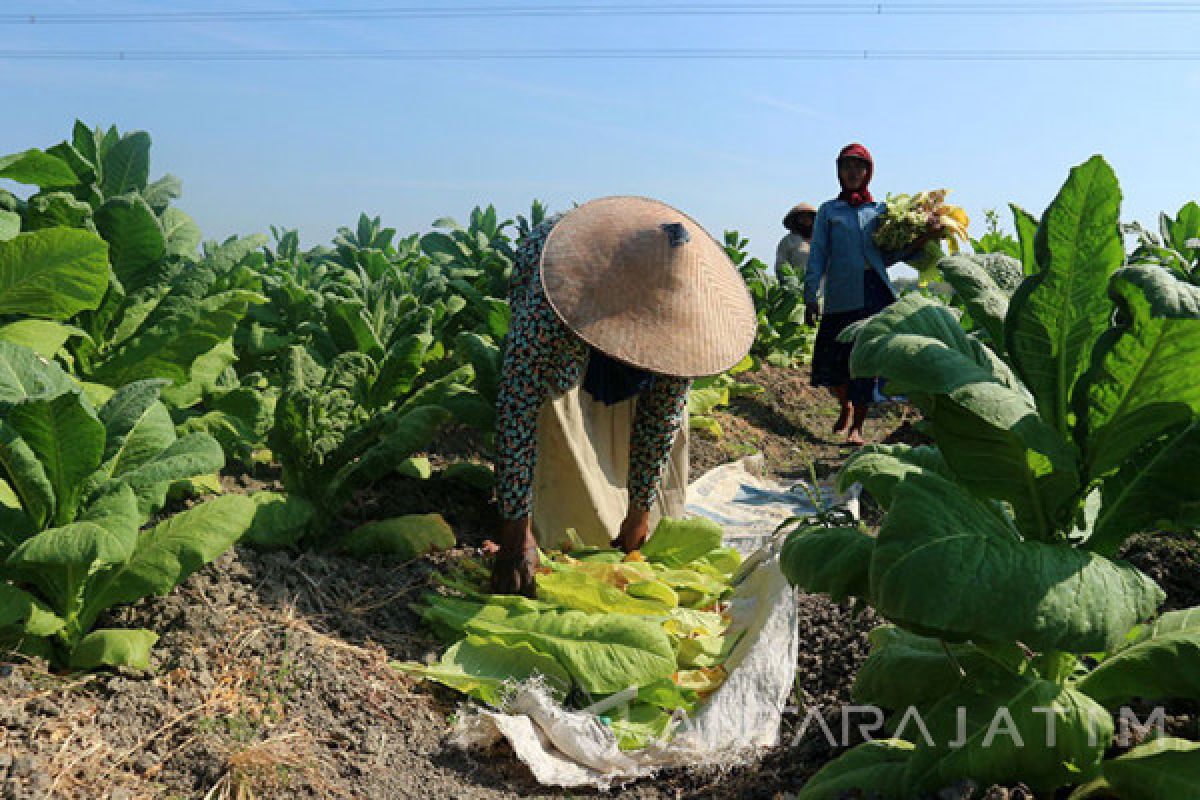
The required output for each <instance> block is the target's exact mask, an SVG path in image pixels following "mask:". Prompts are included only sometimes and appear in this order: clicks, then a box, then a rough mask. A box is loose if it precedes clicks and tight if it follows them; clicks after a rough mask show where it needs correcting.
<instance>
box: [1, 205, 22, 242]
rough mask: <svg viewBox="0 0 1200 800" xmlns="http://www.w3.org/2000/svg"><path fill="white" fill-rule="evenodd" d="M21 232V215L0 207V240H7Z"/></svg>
mask: <svg viewBox="0 0 1200 800" xmlns="http://www.w3.org/2000/svg"><path fill="white" fill-rule="evenodd" d="M20 232H21V215H20V214H18V213H17V212H15V211H6V210H4V209H0V242H7V241H8V240H9V239H12V238H13V237H15V236H16V235H17V234H18V233H20Z"/></svg>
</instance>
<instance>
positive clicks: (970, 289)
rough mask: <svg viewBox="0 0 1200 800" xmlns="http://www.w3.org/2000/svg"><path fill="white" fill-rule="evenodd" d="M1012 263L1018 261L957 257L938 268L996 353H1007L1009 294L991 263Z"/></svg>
mask: <svg viewBox="0 0 1200 800" xmlns="http://www.w3.org/2000/svg"><path fill="white" fill-rule="evenodd" d="M989 260H990V261H1000V262H1004V263H1008V262H1011V263H1012V264H1014V265H1015V266H1016V268H1017V269H1018V270H1019V269H1020V267H1021V265H1020V263H1019V262H1017V261H1016V260H1015V259H1012V258H1009V257H1008V256H1006V255H1002V254H999V253H996V254H987V255H957V256H950V257H948V258H944V259H942V261H941V263H940V264H939V265H938V268H939V269H940V270H941V273H942V277H943V278H944V279H945V280H946V282H947V283H949V284H950V286H951V287H953V289H954V293H955V295H956V296H957V297H958V298H959V299H960V300H961V301H962V303H963V305H965V306H966V307H967V310H968V311H969V312H970V314H971V318H972V319H973V320H975V321H976V322H978V323H979V324H980V326H981V327H982V328H983V329H984V330H985V331H987V335H988V339H989V340H991V342H992V343H993V344H994V346H995V347H996V349H997V350H998V351H1000V352H1003V349H1004V317H1005V315H1006V314H1007V313H1008V298H1009V292H1008V291H1006V290H1005V289H1003V288H1001V287H1000V285H999V284H997V283H996V281H995V279H994V278H993V277H992V273H991V272H990V271H989V270H988V269H987V266H986V265H987V262H988V261H989Z"/></svg>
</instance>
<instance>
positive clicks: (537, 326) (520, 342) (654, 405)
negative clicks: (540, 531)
mask: <svg viewBox="0 0 1200 800" xmlns="http://www.w3.org/2000/svg"><path fill="white" fill-rule="evenodd" d="M561 218H562V217H561V215H558V216H555V217H551V218H549V219H547V220H546V221H545V222H543V223H541V224H540V225H538V226H537V227H536V228H534V229H533V230H532V231H531V232H530V234H529V236H528V237H527V238H526V239H525V240H523V241H522V242H521V244H520V246H519V247H518V249H517V258H516V263H515V264H514V265H513V272H512V279H511V284H510V287H509V304H510V305H511V306H512V325H511V327H510V328H509V333H508V338H507V344H506V346H505V348H504V365H503V368H502V374H501V378H500V393H499V399H498V401H497V409H496V472H497V478H498V485H497V495H498V499H499V503H500V514H501V516H502V517H504V518H505V519H510V520H511V519H521V518H523V517H527V516H529V515H530V514H531V513H532V511H533V499H532V491H533V467H534V463H535V461H536V459H537V421H538V414H539V412H540V411H541V408H542V405H543V404H544V403H545V402H546V400H547V399H548V398H549V397H551V396H557V395H562V394H564V393H566V392H567V391H570V390H571V389H572V388H574V387H575V386H578V385H579V383H580V380H581V379H582V377H583V373H584V369H585V368H586V366H587V359H588V351H589V348H588V346H587V344H585V343H584V342H583V340H582V339H580V338H579V337H578V336H576V335H575V334H573V333H572V332H571V331H570V330H569V329H568V328H567V326H566V325H564V324H563V322H562V320H561V319H559V318H558V315H557V314H556V313H555V312H554V309H553V308H551V306H550V301H549V300H548V299H547V298H546V292H545V291H544V290H543V288H542V282H541V278H540V276H539V274H538V264H539V262H540V261H541V255H542V246H543V245H544V244H545V242H546V237H547V236H549V235H550V231H551V230H552V229H553V228H554V225H555V224H556V223H557V222H558V220H559V219H561ZM691 385H692V382H691V379H689V378H678V377H674V376H667V375H659V376H656V378H655V381H654V384H653V386H651V388H649V389H647V390H646V391H645V393H644V394H643V395H642V396H640V397H638V398H637V408H636V410H635V412H634V421H633V430H632V432H631V435H630V442H629V479H628V485H629V502H630V505H631V506H633V507H634V508H638V509H641V510H643V511H649V510H650V507H651V506H652V505H653V504H654V501H655V500H656V499H657V497H658V486H659V482H660V481H661V479H662V473H663V468H664V466H665V465H666V463H667V460H668V458H669V457H670V454H671V447H672V445H673V444H674V442H675V435H676V434H677V433H678V432H679V428H680V426H681V425H682V424H683V422H684V419H685V416H686V413H687V395H688V390H689V389H690V388H691Z"/></svg>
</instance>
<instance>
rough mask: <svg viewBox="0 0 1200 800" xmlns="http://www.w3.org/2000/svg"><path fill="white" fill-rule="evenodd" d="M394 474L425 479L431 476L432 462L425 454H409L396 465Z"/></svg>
mask: <svg viewBox="0 0 1200 800" xmlns="http://www.w3.org/2000/svg"><path fill="white" fill-rule="evenodd" d="M396 474H397V475H401V476H403V477H405V478H414V479H416V480H419V481H427V480H429V479H430V478H432V477H433V464H432V463H431V462H430V461H429V459H428V458H426V457H425V456H410V457H408V458H406V459H404V460H403V461H401V462H400V463H399V464H397V465H396Z"/></svg>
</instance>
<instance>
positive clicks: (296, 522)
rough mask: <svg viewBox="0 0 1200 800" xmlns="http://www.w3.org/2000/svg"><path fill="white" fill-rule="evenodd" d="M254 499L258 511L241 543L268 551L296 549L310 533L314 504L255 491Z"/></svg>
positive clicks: (276, 494)
mask: <svg viewBox="0 0 1200 800" xmlns="http://www.w3.org/2000/svg"><path fill="white" fill-rule="evenodd" d="M251 499H252V500H254V502H255V504H256V505H257V506H258V508H257V510H256V511H255V512H254V522H253V523H252V524H251V525H250V528H249V529H248V530H247V531H246V535H245V536H244V537H243V538H242V542H244V543H245V544H249V545H251V546H253V547H259V548H263V549H266V550H279V549H286V548H290V547H294V546H296V545H297V544H299V542H300V540H301V539H303V538H304V536H305V535H306V534H308V532H309V529H310V527H311V525H312V522H313V520H314V519H315V518H316V509H315V508H313V505H312V503H310V502H308V501H307V500H305V499H304V498H303V497H299V496H297V495H284V494H279V493H278V492H255V493H254V494H253V495H251Z"/></svg>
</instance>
